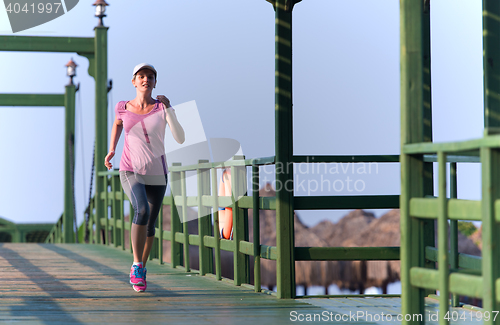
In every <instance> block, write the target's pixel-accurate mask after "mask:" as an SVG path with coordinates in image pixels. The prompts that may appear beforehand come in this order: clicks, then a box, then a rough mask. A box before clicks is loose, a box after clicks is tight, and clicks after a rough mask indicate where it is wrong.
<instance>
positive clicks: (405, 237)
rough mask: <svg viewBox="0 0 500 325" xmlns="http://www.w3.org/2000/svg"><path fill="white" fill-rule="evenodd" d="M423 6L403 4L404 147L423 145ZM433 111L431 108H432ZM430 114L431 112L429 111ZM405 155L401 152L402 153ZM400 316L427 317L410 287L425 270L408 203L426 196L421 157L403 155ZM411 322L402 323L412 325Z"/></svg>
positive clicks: (417, 224)
mask: <svg viewBox="0 0 500 325" xmlns="http://www.w3.org/2000/svg"><path fill="white" fill-rule="evenodd" d="M424 9H425V7H424V2H423V1H422V0H401V2H400V25H401V26H400V37H401V40H400V46H401V58H400V59H401V146H404V145H406V144H410V143H418V142H423V141H424V140H425V137H424V134H425V133H424V116H425V113H424V112H425V108H424V107H425V102H426V99H427V100H428V98H429V95H427V96H426V94H425V92H424V81H425V78H424V56H425V46H424V43H425V42H424V30H426V28H424V25H425V17H424ZM429 107H430V106H429ZM428 111H429V110H428ZM401 151H402V150H401ZM400 159H401V196H400V211H401V289H402V297H401V312H402V314H403V315H406V314H421V315H424V297H425V291H424V290H423V289H420V288H416V287H413V286H412V285H411V283H410V268H412V267H416V266H419V267H423V266H424V265H425V258H424V249H423V248H424V247H423V246H424V242H425V241H426V236H425V231H424V229H425V224H424V223H423V222H422V221H419V220H417V219H414V218H411V216H410V214H409V212H410V210H409V208H410V206H409V201H410V199H411V198H412V197H423V196H424V193H425V192H424V191H425V188H424V185H425V184H424V179H423V177H422V171H423V169H424V163H423V157H422V156H410V155H405V154H402V155H401V158H400ZM411 323H414V322H412V321H410V322H406V321H403V324H411Z"/></svg>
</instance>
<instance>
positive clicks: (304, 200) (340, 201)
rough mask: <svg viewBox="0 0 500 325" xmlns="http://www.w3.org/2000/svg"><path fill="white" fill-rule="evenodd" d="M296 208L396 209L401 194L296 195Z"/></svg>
mask: <svg viewBox="0 0 500 325" xmlns="http://www.w3.org/2000/svg"><path fill="white" fill-rule="evenodd" d="M293 202H294V208H295V210H326V209H395V208H399V195H354V196H347V195H346V196H296V197H294V201H293Z"/></svg>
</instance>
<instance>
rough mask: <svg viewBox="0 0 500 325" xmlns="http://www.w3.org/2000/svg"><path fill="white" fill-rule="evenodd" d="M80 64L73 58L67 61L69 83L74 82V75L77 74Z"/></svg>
mask: <svg viewBox="0 0 500 325" xmlns="http://www.w3.org/2000/svg"><path fill="white" fill-rule="evenodd" d="M77 66H78V65H77V64H76V63H75V62H74V61H73V58H71V60H69V62H68V63H66V75H67V76H68V77H69V84H70V85H72V84H73V77H74V76H76V67H77Z"/></svg>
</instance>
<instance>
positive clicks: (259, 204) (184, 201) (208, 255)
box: [48, 155, 399, 292]
mask: <svg viewBox="0 0 500 325" xmlns="http://www.w3.org/2000/svg"><path fill="white" fill-rule="evenodd" d="M274 159H275V158H274V157H267V158H257V159H244V157H238V156H237V157H234V159H233V160H230V161H227V162H224V163H209V162H207V161H200V163H199V164H196V165H191V166H180V164H176V163H174V164H173V166H171V167H170V168H169V170H170V174H169V183H170V184H171V193H173V194H172V195H171V196H168V197H165V198H164V200H163V204H164V205H168V206H170V209H171V210H170V211H171V221H170V222H171V225H170V229H171V230H163V224H162V222H163V219H162V218H158V222H157V228H156V234H155V237H156V239H155V245H154V248H153V249H152V251H151V256H150V258H151V259H153V258H154V259H158V261H159V263H163V240H168V241H170V242H171V243H172V245H171V265H172V267H176V268H183V269H185V270H186V271H191V267H190V265H189V249H188V248H189V246H190V245H196V246H198V248H199V270H198V271H197V272H199V273H200V274H201V275H213V276H214V277H215V278H216V279H217V280H221V279H222V276H221V257H220V256H221V255H220V254H221V250H224V251H230V252H233V254H234V280H233V281H234V284H235V285H247V284H249V283H250V267H252V266H251V265H250V264H249V258H248V257H249V256H253V257H254V265H253V268H254V279H253V280H254V281H253V283H254V288H255V291H256V292H260V291H261V286H260V282H261V281H260V279H261V274H260V259H261V258H264V259H269V260H277V247H276V246H266V245H262V244H260V242H259V240H260V226H259V211H260V210H275V209H276V197H259V178H260V167H261V166H264V165H273V164H274ZM368 161H369V162H371V163H387V162H390V163H397V162H398V161H399V156H397V155H390V156H295V157H294V162H295V163H333V162H354V163H359V162H368ZM220 168H231V175H233V176H232V186H233V191H232V193H245V195H241V196H240V197H238V198H235V197H229V196H228V197H219V196H218V191H217V188H218V187H217V186H218V184H217V182H218V179H217V169H220ZM247 168H248V169H250V173H251V177H252V178H251V179H252V189H251V192H252V193H251V194H252V195H251V196H247V195H246V189H247V184H246V183H247ZM193 171H196V172H197V196H186V173H188V172H193ZM97 176H98V178H97V179H98V181H99V182H102V183H103V185H104V189H107V191H104V192H101V193H99V195H98V198H99V199H100V200H104V201H105V202H106V204H105V205H106V206H107V207H108V209H107V210H106V211H108V213H107V214H106V216H104V217H103V218H100V219H99V220H97V219H96V213H95V197H94V199H93V200H92V201H91V206H90V211H91V214H90V221H89V223H88V230H89V232H90V240H89V242H90V243H99V244H105V245H112V246H114V247H119V248H120V249H122V250H125V249H126V248H125V243H124V241H123V238H125V231H130V228H131V220H130V219H129V220H128V222H125V218H124V207H125V204H129V205H130V202H128V203H126V201H128V198H127V197H126V195H125V194H124V193H123V189H122V187H121V184H120V181H119V173H118V171H111V172H100V173H98V175H97ZM238 188H240V190H237V189H238ZM241 189H243V190H241ZM188 207H197V208H198V234H189V233H188V229H187V222H184V223H182V222H181V220H186V217H187V216H186V213H187V208H188ZM219 207H232V208H233V229H234V232H233V240H225V239H221V238H219V235H218V234H219V231H218V229H219V224H218V208H219ZM398 207H399V195H373V196H366V195H363V196H362V195H357V196H296V197H294V208H295V210H318V209H357V208H366V209H382V208H398ZM248 209H253V213H254V215H253V218H252V219H253V241H252V242H250V241H248V238H249V233H248V229H249V227H248ZM130 211H133V208H132V207H131V206H130ZM162 214H163V211H160V216H161V215H162ZM60 223H61V221H59V222H58V223H57V225H56V226H55V228H54V230H53V233H52V235H51V236H50V239H49V240H48V242H58V238H59V237H58V236H59V235H57V232H58V230H59V229H61V224H60ZM292 226H293V225H292ZM102 230H104V231H102ZM214 234H216V236H214ZM130 247H131V245H130ZM294 256H295V260H296V261H328V260H343V261H352V260H399V247H295V248H294ZM212 257H213V258H212ZM212 261H215V264H214V265H212V264H213V263H212ZM277 276H279V275H277ZM278 290H280V288H279V287H278Z"/></svg>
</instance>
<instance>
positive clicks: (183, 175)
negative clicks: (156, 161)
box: [181, 171, 191, 272]
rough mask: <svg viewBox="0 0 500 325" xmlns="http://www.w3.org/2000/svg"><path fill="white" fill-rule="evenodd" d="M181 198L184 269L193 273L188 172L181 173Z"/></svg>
mask: <svg viewBox="0 0 500 325" xmlns="http://www.w3.org/2000/svg"><path fill="white" fill-rule="evenodd" d="M181 197H182V231H183V232H184V247H183V248H184V267H185V268H186V272H189V271H191V267H190V265H189V229H188V222H187V198H186V172H185V171H181Z"/></svg>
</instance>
